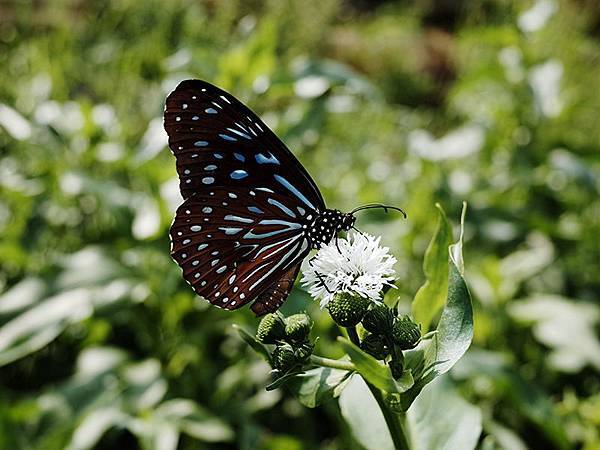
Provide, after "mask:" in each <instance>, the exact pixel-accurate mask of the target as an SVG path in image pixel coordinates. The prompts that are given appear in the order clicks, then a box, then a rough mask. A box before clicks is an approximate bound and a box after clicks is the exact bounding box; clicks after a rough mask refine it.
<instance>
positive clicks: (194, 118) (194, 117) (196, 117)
mask: <svg viewBox="0 0 600 450" xmlns="http://www.w3.org/2000/svg"><path fill="white" fill-rule="evenodd" d="M198 119H200V117H198V116H193V117H192V120H198Z"/></svg>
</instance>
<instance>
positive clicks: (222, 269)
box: [216, 266, 227, 273]
mask: <svg viewBox="0 0 600 450" xmlns="http://www.w3.org/2000/svg"><path fill="white" fill-rule="evenodd" d="M226 270H227V266H221V267H219V268H218V269H217V270H216V272H217V273H223V272H225V271H226Z"/></svg>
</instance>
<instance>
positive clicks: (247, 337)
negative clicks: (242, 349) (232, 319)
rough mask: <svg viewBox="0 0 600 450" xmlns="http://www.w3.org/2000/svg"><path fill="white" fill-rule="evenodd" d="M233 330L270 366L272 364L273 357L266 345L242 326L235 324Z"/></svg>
mask: <svg viewBox="0 0 600 450" xmlns="http://www.w3.org/2000/svg"><path fill="white" fill-rule="evenodd" d="M233 328H234V329H235V330H237V332H238V333H239V335H240V336H241V337H242V339H243V340H244V342H246V344H248V345H249V346H250V347H252V349H253V350H254V351H255V352H256V353H258V354H259V355H260V356H262V357H263V358H264V359H265V360H266V361H267V362H268V363H269V364H270V363H271V355H270V354H269V350H267V347H266V346H265V345H263V344H261V343H260V342H258V341H257V340H256V338H255V337H254V336H252V335H251V334H250V333H248V332H247V331H246V330H244V329H243V328H241V327H240V326H238V325H235V324H234V325H233Z"/></svg>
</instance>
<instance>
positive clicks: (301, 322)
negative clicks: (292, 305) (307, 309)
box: [285, 313, 312, 342]
mask: <svg viewBox="0 0 600 450" xmlns="http://www.w3.org/2000/svg"><path fill="white" fill-rule="evenodd" d="M311 328H312V320H311V319H310V317H308V315H307V314H304V313H300V314H293V315H291V316H289V317H288V318H287V319H286V321H285V335H286V337H287V338H288V339H290V340H292V341H295V342H303V341H305V340H306V339H307V338H308V335H309V333H310V329H311Z"/></svg>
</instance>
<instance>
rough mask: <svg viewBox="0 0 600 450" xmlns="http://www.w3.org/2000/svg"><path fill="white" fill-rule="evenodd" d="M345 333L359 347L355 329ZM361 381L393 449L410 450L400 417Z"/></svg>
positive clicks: (351, 328)
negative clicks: (371, 396) (382, 421)
mask: <svg viewBox="0 0 600 450" xmlns="http://www.w3.org/2000/svg"><path fill="white" fill-rule="evenodd" d="M346 331H347V332H348V337H349V338H350V340H351V341H352V343H353V344H354V345H356V346H360V339H359V337H358V333H357V332H356V327H346ZM363 380H364V381H365V383H366V384H367V386H368V387H369V390H370V391H371V394H373V397H375V400H376V401H377V404H378V405H379V408H380V409H381V413H382V414H383V418H384V419H385V423H386V425H387V427H388V430H389V431H390V436H391V437H392V441H393V443H394V448H395V449H396V450H410V447H409V445H408V440H407V439H406V435H405V434H404V430H403V429H402V424H401V423H400V419H401V417H400V416H399V415H398V414H396V413H395V412H394V411H392V410H391V409H390V408H389V407H388V405H387V404H386V403H385V400H384V398H383V394H382V393H381V391H380V390H379V389H378V388H376V387H375V386H373V385H372V384H371V383H369V382H368V381H367V380H365V379H364V377H363Z"/></svg>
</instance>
